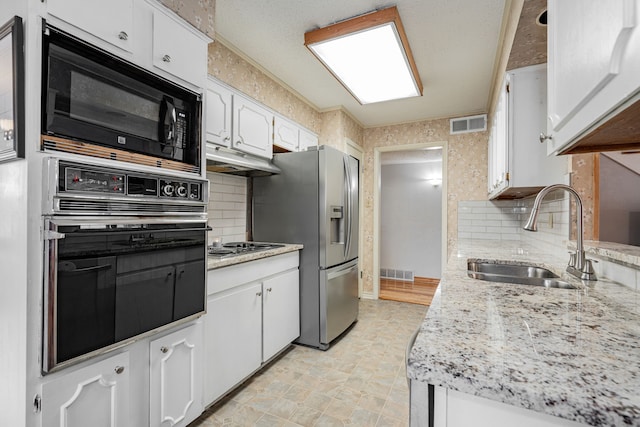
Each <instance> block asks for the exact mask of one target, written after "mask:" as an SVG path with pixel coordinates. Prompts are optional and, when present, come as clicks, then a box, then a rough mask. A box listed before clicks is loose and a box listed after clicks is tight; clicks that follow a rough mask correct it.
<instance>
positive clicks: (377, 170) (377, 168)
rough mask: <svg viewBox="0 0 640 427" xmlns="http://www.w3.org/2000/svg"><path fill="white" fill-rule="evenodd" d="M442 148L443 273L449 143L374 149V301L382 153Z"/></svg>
mask: <svg viewBox="0 0 640 427" xmlns="http://www.w3.org/2000/svg"><path fill="white" fill-rule="evenodd" d="M433 147H441V148H442V200H441V205H442V206H441V208H442V224H441V229H442V236H441V238H440V246H441V264H442V265H441V271H444V270H445V266H446V264H447V243H448V233H447V231H448V230H447V141H435V142H425V143H418V144H406V145H391V146H388V147H374V149H373V187H374V188H373V295H372V297H373V299H379V294H380V199H381V197H382V195H381V185H382V179H381V178H382V176H381V175H382V174H381V166H382V165H381V160H380V156H381V154H382V153H386V152H392V151H409V150H420V149H425V148H433Z"/></svg>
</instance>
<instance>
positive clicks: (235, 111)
mask: <svg viewBox="0 0 640 427" xmlns="http://www.w3.org/2000/svg"><path fill="white" fill-rule="evenodd" d="M205 118H206V121H205V127H206V134H207V142H209V143H213V144H216V145H220V146H222V147H226V148H231V149H234V150H237V151H242V152H244V153H248V154H253V155H256V156H259V157H264V158H267V159H270V158H272V157H273V146H274V145H277V146H278V147H280V148H284V149H285V150H288V151H304V150H306V149H307V148H308V147H311V146H316V145H318V136H317V135H315V134H314V133H312V132H310V131H308V130H307V129H305V128H303V127H302V126H300V125H298V124H297V123H295V122H293V121H291V120H289V119H287V118H285V117H282V116H280V115H278V114H277V113H275V112H273V111H271V110H269V109H268V108H267V107H265V106H263V105H261V104H259V103H257V102H256V101H254V100H252V99H251V98H249V97H247V96H246V95H244V94H242V93H240V92H238V91H236V90H234V89H232V88H231V87H228V86H226V85H225V84H223V83H220V82H219V81H217V80H215V79H213V78H211V77H209V80H208V83H207V100H206V115H205Z"/></svg>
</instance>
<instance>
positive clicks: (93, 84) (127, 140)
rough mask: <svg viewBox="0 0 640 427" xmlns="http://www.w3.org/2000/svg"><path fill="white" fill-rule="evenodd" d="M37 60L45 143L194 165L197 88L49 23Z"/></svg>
mask: <svg viewBox="0 0 640 427" xmlns="http://www.w3.org/2000/svg"><path fill="white" fill-rule="evenodd" d="M42 64H43V70H42V76H43V82H42V134H43V145H44V148H50V149H54V150H62V151H73V152H81V154H87V155H94V156H101V155H102V156H106V155H108V156H117V155H118V152H134V153H138V154H141V155H143V156H138V157H135V156H134V157H127V156H122V157H123V158H127V161H132V162H136V161H139V162H141V163H143V164H145V161H147V163H146V164H151V165H153V162H151V163H148V159H147V160H145V157H147V156H148V157H150V158H151V159H154V158H155V159H165V160H170V161H171V162H165V164H163V167H168V168H172V169H177V170H184V171H188V172H196V173H199V172H200V166H201V165H200V163H201V151H200V146H201V141H200V140H201V132H200V129H201V125H200V124H201V99H200V98H201V97H200V95H199V94H196V93H193V92H191V91H189V90H187V89H185V88H183V87H181V86H178V85H176V84H174V83H172V82H169V81H168V80H165V79H163V78H161V77H159V76H157V75H154V74H152V73H150V72H148V71H146V70H144V69H142V68H140V67H137V66H135V65H133V64H130V63H127V62H125V61H122V60H121V59H119V58H117V57H115V56H113V55H111V54H109V53H106V52H104V51H102V50H99V49H97V48H95V47H93V46H91V45H89V44H88V43H86V42H84V41H82V40H79V39H76V38H74V37H72V36H69V35H68V34H65V33H63V32H61V31H59V30H57V29H55V28H53V27H46V29H45V34H44V38H43V61H42ZM51 136H53V137H55V138H50V137H51ZM74 142H75V143H74ZM78 142H80V143H82V144H80V143H78ZM87 143H89V144H90V145H89V146H87V145H86V144H87ZM94 144H95V145H94ZM91 145H93V147H91ZM96 145H98V146H103V147H107V148H108V149H111V152H110V151H109V150H102V151H101V150H99V149H95V146H96ZM161 164H162V162H161Z"/></svg>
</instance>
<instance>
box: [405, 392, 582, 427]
mask: <svg viewBox="0 0 640 427" xmlns="http://www.w3.org/2000/svg"><path fill="white" fill-rule="evenodd" d="M433 391H434V396H433V414H432V417H433V421H434V422H433V425H434V426H435V427H467V426H474V427H494V426H518V427H580V426H585V425H586V424H580V423H578V422H575V421H570V420H566V419H564V418H559V417H554V416H552V415H549V414H545V413H542V412H536V411H532V410H530V409H525V408H522V407H519V406H512V405H508V404H506V403H502V402H498V401H495V400H489V399H485V398H482V397H478V396H473V395H471V394H467V393H461V392H459V391H456V390H450V389H446V388H443V387H434V388H433ZM410 399H411V417H410V423H409V425H410V427H421V426H423V425H427V424H428V420H429V399H428V391H427V384H425V383H420V382H417V381H415V380H414V381H412V382H411V395H410Z"/></svg>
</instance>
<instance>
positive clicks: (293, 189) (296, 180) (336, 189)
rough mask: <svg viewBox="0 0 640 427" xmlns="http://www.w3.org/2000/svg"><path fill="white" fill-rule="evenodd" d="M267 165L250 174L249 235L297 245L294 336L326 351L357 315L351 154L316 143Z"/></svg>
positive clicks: (355, 216)
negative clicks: (260, 173)
mask: <svg viewBox="0 0 640 427" xmlns="http://www.w3.org/2000/svg"><path fill="white" fill-rule="evenodd" d="M273 163H274V164H275V165H276V166H278V167H279V168H280V169H281V171H282V172H281V173H280V174H277V175H271V176H267V177H256V178H254V179H253V227H252V231H253V239H254V240H255V241H269V242H290V243H301V244H303V245H304V248H303V249H302V251H301V253H300V338H299V339H298V340H297V342H298V343H300V344H304V345H308V346H312V347H317V348H320V349H323V350H326V349H327V348H329V345H330V343H331V341H333V340H334V339H335V338H336V337H338V336H339V335H340V334H342V333H343V332H344V331H345V330H347V329H348V328H349V326H351V324H353V323H354V322H355V321H356V320H357V318H358V210H359V206H358V191H359V190H358V176H359V175H358V167H359V165H358V160H356V159H355V158H353V157H351V156H349V155H347V154H345V153H343V152H341V151H339V150H337V149H335V148H332V147H328V146H320V147H318V148H317V149H314V150H311V151H303V152H297V153H295V152H294V153H281V154H276V155H274V158H273Z"/></svg>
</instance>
